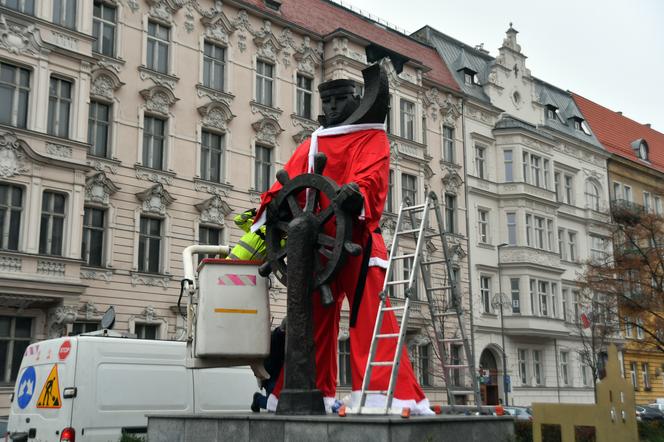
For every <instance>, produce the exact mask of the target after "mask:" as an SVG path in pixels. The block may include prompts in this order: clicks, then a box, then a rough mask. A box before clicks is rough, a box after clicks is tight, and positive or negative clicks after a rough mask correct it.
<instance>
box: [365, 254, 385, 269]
mask: <svg viewBox="0 0 664 442" xmlns="http://www.w3.org/2000/svg"><path fill="white" fill-rule="evenodd" d="M387 264H388V262H387V260H386V259H383V258H378V257H377V256H372V257H371V258H369V267H380V268H382V269H387Z"/></svg>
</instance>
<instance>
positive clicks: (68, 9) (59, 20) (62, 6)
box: [53, 0, 77, 29]
mask: <svg viewBox="0 0 664 442" xmlns="http://www.w3.org/2000/svg"><path fill="white" fill-rule="evenodd" d="M76 1H77V0H53V23H55V24H56V25H60V26H64V27H66V28H71V29H74V28H76Z"/></svg>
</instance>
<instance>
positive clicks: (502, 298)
mask: <svg viewBox="0 0 664 442" xmlns="http://www.w3.org/2000/svg"><path fill="white" fill-rule="evenodd" d="M508 245H509V244H507V243H501V244H498V245H497V246H496V248H497V250H498V296H497V298H498V299H496V297H494V299H493V302H492V304H493V306H494V308H495V307H496V306H499V307H500V337H501V340H502V347H503V394H504V395H505V400H504V402H505V406H507V405H509V402H508V394H507V388H508V382H507V379H508V377H507V353H506V352H505V321H504V315H503V303H504V302H505V294H504V293H503V279H502V274H501V271H500V249H502V248H503V247H505V246H508ZM507 302H509V299H508V300H507Z"/></svg>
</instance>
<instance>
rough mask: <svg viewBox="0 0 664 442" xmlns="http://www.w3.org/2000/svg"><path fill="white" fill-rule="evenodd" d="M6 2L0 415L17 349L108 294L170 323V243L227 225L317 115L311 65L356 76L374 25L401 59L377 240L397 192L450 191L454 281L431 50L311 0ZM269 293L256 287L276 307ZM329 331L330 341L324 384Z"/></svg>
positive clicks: (446, 126)
mask: <svg viewBox="0 0 664 442" xmlns="http://www.w3.org/2000/svg"><path fill="white" fill-rule="evenodd" d="M19 3H20V6H19V7H18V9H12V8H9V7H6V6H4V2H3V6H0V71H2V78H3V80H2V81H3V91H5V90H6V91H9V92H7V93H8V94H9V95H6V96H5V95H3V100H8V101H5V103H7V102H9V103H10V104H9V106H7V107H8V110H7V109H3V110H2V111H0V190H2V192H1V193H0V195H2V198H3V200H2V201H0V205H1V206H2V208H3V211H4V212H3V213H4V215H3V216H4V221H5V222H4V224H2V229H3V231H2V243H1V244H0V284H1V285H2V290H1V291H0V320H1V321H3V322H6V323H7V324H9V329H10V330H11V331H10V335H9V336H8V337H0V339H2V340H3V341H6V342H7V343H8V345H7V346H5V347H0V349H9V350H7V355H9V356H8V358H5V359H3V360H6V361H8V362H7V364H6V366H5V367H0V414H3V410H5V411H6V410H7V406H8V398H9V393H10V392H11V391H12V384H13V381H14V380H15V378H16V372H17V370H18V364H20V355H21V354H22V350H21V349H22V348H24V347H25V346H26V345H27V344H28V343H29V342H31V341H36V340H41V339H46V338H49V337H53V336H61V335H64V334H67V333H80V332H84V331H90V330H95V329H96V328H97V327H98V326H99V321H100V319H101V315H102V314H103V313H104V312H105V311H106V310H107V308H109V307H110V306H113V307H114V308H115V311H116V312H117V321H116V325H115V329H116V330H118V331H120V332H126V333H129V334H135V335H136V336H137V337H139V338H160V339H181V338H182V337H183V326H184V324H183V322H182V318H181V317H180V315H179V314H178V312H177V311H176V310H177V308H176V301H177V298H178V293H179V280H180V278H181V276H182V263H181V258H180V256H181V251H182V249H183V248H184V247H186V246H187V245H189V244H192V243H196V242H201V243H227V244H233V243H235V242H236V241H237V240H238V239H239V235H240V233H241V232H240V231H239V229H236V228H235V227H234V226H233V223H232V218H233V216H234V215H235V214H236V213H238V212H241V211H243V210H245V209H246V208H248V207H252V206H255V205H256V204H257V203H258V201H259V196H260V193H261V192H262V191H263V190H264V189H265V187H266V186H267V185H269V184H270V182H271V181H272V180H273V179H274V178H273V177H274V174H275V172H276V171H277V170H278V169H279V168H280V166H281V165H282V164H283V163H284V162H285V161H286V160H287V159H288V158H289V156H290V154H291V152H292V151H293V149H294V148H295V147H296V146H297V144H298V143H300V142H301V141H302V140H303V139H305V138H306V137H308V136H309V134H310V133H311V132H312V131H313V130H315V128H316V127H317V126H318V124H317V122H316V121H315V118H316V115H317V113H318V110H319V104H318V102H319V99H318V94H317V86H318V84H319V82H321V81H323V80H327V79H331V78H342V77H343V78H347V77H350V78H354V79H356V80H358V81H359V82H360V83H361V80H362V77H361V74H360V71H361V69H362V68H363V67H365V66H366V65H367V64H368V60H367V55H366V53H367V52H366V48H367V47H368V46H370V45H372V44H373V43H372V42H374V41H376V42H379V44H381V45H382V46H384V47H387V48H388V49H389V50H391V51H393V54H394V57H395V59H397V58H398V59H399V64H403V71H402V72H400V73H397V71H396V70H395V69H394V66H393V65H392V63H390V62H388V63H387V68H388V69H389V70H390V90H391V93H392V107H391V110H390V116H389V120H388V125H389V131H390V140H391V144H392V160H393V161H392V169H393V170H392V174H391V189H390V190H391V191H390V201H388V204H387V207H386V214H385V219H384V222H383V227H384V232H385V237H386V240H388V241H389V239H390V238H391V236H392V235H393V233H392V230H391V229H393V225H394V221H395V213H396V212H397V209H398V201H400V200H401V198H402V196H405V195H408V196H414V197H415V198H416V199H418V200H421V199H422V198H423V196H424V193H425V191H427V190H433V191H435V192H437V193H439V194H441V195H443V194H444V193H445V192H447V193H448V194H449V195H454V196H455V198H456V200H455V201H456V209H457V210H456V211H455V212H454V213H451V214H450V216H451V217H452V218H451V219H454V220H455V223H457V233H458V235H457V237H456V242H455V251H456V253H455V256H456V257H457V262H456V266H457V268H458V269H459V274H460V275H461V276H460V277H461V281H462V292H463V293H464V294H466V295H467V294H468V293H469V292H468V289H467V278H466V276H465V275H466V274H467V267H466V264H465V262H466V259H465V257H466V255H467V253H468V245H467V242H466V234H467V232H466V228H465V220H464V216H463V213H464V212H463V209H464V208H465V206H466V203H465V194H466V193H465V190H464V184H463V183H464V179H463V177H464V176H465V170H464V167H463V163H462V162H461V161H459V162H457V163H449V162H445V161H443V153H442V152H443V150H444V149H447V150H449V151H453V152H454V155H455V156H456V157H457V158H459V159H461V158H462V156H463V155H462V147H463V146H462V130H461V118H462V107H461V102H460V95H459V88H458V86H457V85H456V83H455V82H454V81H453V80H452V77H451V75H450V73H449V71H448V70H447V68H446V67H445V65H444V64H442V63H441V62H440V59H439V58H438V57H437V55H436V53H435V51H434V50H433V49H431V48H430V47H428V46H424V45H421V44H419V43H418V42H416V41H415V40H413V39H411V38H409V37H406V36H404V35H402V34H399V33H397V32H394V31H391V30H386V29H381V28H379V27H377V26H376V25H375V24H374V23H372V22H371V21H369V20H368V19H366V18H364V17H361V16H359V15H356V14H354V13H351V12H350V11H348V10H346V9H344V8H341V7H338V6H335V5H333V4H331V3H327V2H322V1H316V0H309V1H307V2H305V3H306V5H305V6H306V8H305V9H306V11H305V10H301V9H302V8H295V7H294V6H293V5H291V4H288V3H287V2H284V4H283V5H281V6H279V5H280V3H281V2H267V1H266V2H263V1H258V0H256V1H247V2H241V1H228V2H224V3H223V4H222V3H221V2H218V1H217V2H213V1H211V0H210V1H190V0H177V1H176V0H140V1H138V0H103V1H101V0H100V1H97V0H95V1H94V2H93V1H77V2H66V5H67V6H66V8H74V10H72V11H69V10H67V11H66V12H67V13H66V14H64V16H55V14H54V11H53V10H52V9H51V6H50V5H51V3H52V2H34V8H31V7H30V5H31V4H32V2H19ZM63 4H64V3H63ZM63 7H64V6H63ZM275 8H276V9H275ZM279 8H281V9H279ZM305 14H313V15H311V16H310V15H307V16H306V19H305ZM35 18H38V19H39V20H35ZM309 19H311V20H309ZM5 79H9V80H7V81H5ZM4 93H5V92H3V94H4ZM3 106H4V105H3ZM450 129H452V130H450ZM431 246H432V247H435V245H434V244H432V245H431ZM398 271H404V269H398ZM283 295H284V291H283V290H281V289H280V288H275V289H273V290H272V291H271V298H272V314H273V316H274V321H275V322H276V323H278V322H279V320H280V319H281V316H282V315H283V314H284V312H285V302H284V297H283ZM415 310H416V312H415V313H414V315H413V317H414V321H413V326H412V330H411V331H410V332H409V342H410V345H409V349H410V350H411V354H412V356H413V359H414V360H415V365H416V367H417V370H418V374H419V376H420V378H421V380H422V382H423V384H424V385H425V388H426V389H427V391H428V392H429V394H430V397H431V399H432V400H433V401H435V402H437V401H441V400H442V398H443V394H442V392H441V391H440V390H439V389H436V388H435V387H436V386H438V385H440V381H439V379H438V377H437V376H436V372H435V370H433V369H432V367H433V366H434V364H436V363H435V361H434V358H435V356H434V352H433V350H432V348H431V345H430V340H429V338H428V336H429V329H428V328H427V325H426V324H427V318H426V315H425V314H424V313H422V314H420V313H418V312H419V311H422V312H424V311H425V308H424V305H423V303H422V302H419V303H418V302H416V303H415ZM3 325H4V324H3ZM344 327H347V326H345V325H342V333H341V337H340V338H341V339H344V336H346V338H347V334H346V333H344V332H343V329H344ZM346 347H347V342H346V343H345V342H344V341H340V349H341V350H342V351H341V352H340V383H341V384H342V385H346V384H347V383H348V382H349V379H350V373H348V372H347V371H346V369H345V359H344V357H345V356H344V355H345V354H346ZM2 351H4V350H2ZM248 400H249V398H248Z"/></svg>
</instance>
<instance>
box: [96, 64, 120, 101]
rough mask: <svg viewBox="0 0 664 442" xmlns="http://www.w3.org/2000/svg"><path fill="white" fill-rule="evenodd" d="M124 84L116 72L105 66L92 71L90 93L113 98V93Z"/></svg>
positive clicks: (109, 98) (108, 98)
mask: <svg viewBox="0 0 664 442" xmlns="http://www.w3.org/2000/svg"><path fill="white" fill-rule="evenodd" d="M123 85H124V83H123V82H122V81H120V78H119V77H118V76H117V75H116V74H115V72H112V71H111V70H109V69H104V68H99V69H95V70H94V71H93V72H92V84H91V85H90V95H93V96H97V97H101V98H105V99H107V100H113V93H114V92H115V91H117V90H118V89H119V88H120V87H121V86H123Z"/></svg>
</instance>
